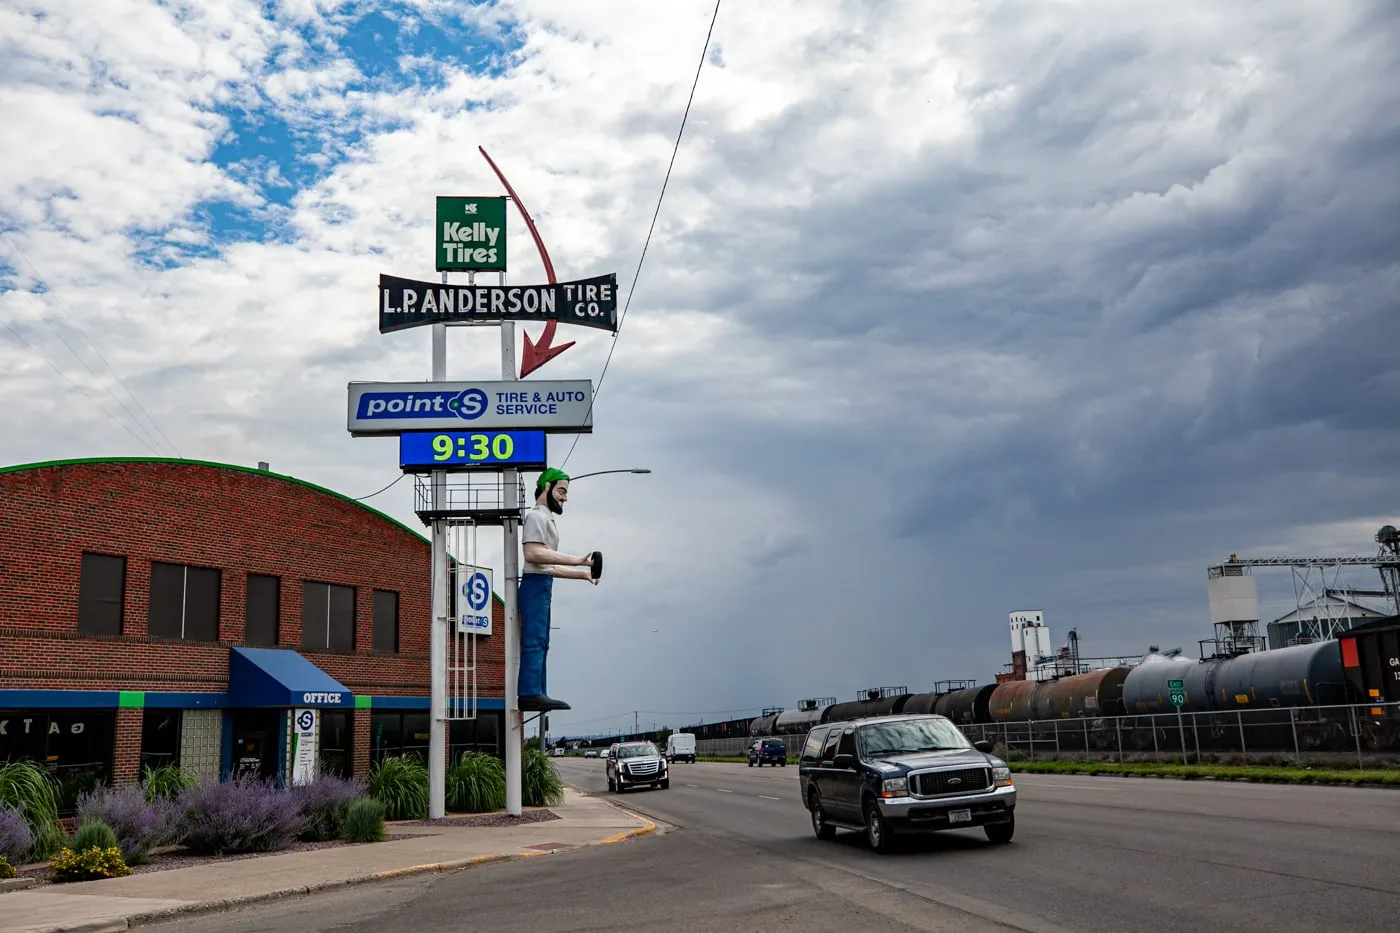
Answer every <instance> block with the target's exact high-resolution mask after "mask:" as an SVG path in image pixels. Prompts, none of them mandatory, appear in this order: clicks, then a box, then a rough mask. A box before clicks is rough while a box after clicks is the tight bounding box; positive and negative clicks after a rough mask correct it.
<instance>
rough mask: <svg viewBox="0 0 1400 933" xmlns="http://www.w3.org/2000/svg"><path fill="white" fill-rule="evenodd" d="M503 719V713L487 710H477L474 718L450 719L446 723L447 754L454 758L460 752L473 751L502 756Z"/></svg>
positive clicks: (503, 751) (503, 747)
mask: <svg viewBox="0 0 1400 933" xmlns="http://www.w3.org/2000/svg"><path fill="white" fill-rule="evenodd" d="M503 720H504V714H503V713H498V712H490V711H487V710H477V713H476V718H475V719H454V720H452V721H451V722H449V723H448V724H447V726H448V732H447V744H448V748H449V749H450V751H449V752H448V754H449V756H450V757H451V758H454V759H455V758H456V757H457V756H458V755H460V754H461V753H462V752H466V751H475V752H485V753H486V754H488V755H495V756H496V757H497V758H500V757H502V756H503V755H504V754H505V746H504V745H503V744H502V743H501V732H502V731H503V730H502V729H501V724H502V722H503Z"/></svg>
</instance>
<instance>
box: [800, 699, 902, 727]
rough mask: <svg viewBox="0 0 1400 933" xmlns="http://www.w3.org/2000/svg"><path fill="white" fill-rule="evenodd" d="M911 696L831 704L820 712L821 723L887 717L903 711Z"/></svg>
mask: <svg viewBox="0 0 1400 933" xmlns="http://www.w3.org/2000/svg"><path fill="white" fill-rule="evenodd" d="M911 696H913V694H910V693H901V694H900V695H899V696H895V697H880V698H879V699H875V700H851V701H850V702H849V703H833V704H832V705H830V706H828V707H827V708H826V709H824V710H822V719H821V721H822V722H847V721H849V720H852V719H864V718H865V717H867V716H889V715H891V714H892V713H901V712H903V711H904V704H905V703H906V702H907V701H908V700H909V697H911Z"/></svg>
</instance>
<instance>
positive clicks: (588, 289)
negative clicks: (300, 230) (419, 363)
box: [379, 273, 617, 334]
mask: <svg viewBox="0 0 1400 933" xmlns="http://www.w3.org/2000/svg"><path fill="white" fill-rule="evenodd" d="M499 321H554V322H556V323H559V324H578V325H580V326H582V327H594V328H597V329H598V330H606V331H616V330H617V274H616V273H608V274H607V275H596V276H594V277H593V278H590V279H578V280H576V281H572V282H552V283H550V284H548V285H468V284H465V283H461V284H453V285H446V284H443V283H442V282H419V281H415V280H414V279H401V278H399V277H397V276H393V275H384V274H382V273H381V274H380V276H379V332H380V333H381V334H387V333H391V332H393V331H396V330H406V329H408V328H410V327H420V326H422V325H424V324H491V323H496V322H499Z"/></svg>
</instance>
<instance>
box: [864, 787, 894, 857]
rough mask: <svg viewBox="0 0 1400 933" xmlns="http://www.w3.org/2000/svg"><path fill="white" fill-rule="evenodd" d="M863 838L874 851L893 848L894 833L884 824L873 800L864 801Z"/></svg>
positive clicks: (877, 806)
mask: <svg viewBox="0 0 1400 933" xmlns="http://www.w3.org/2000/svg"><path fill="white" fill-rule="evenodd" d="M865 839H866V841H867V842H869V843H870V848H872V849H874V850H875V851H876V852H888V851H890V850H891V849H893V848H894V834H893V833H891V832H890V828H889V827H888V826H887V825H885V818H884V817H882V816H881V815H880V807H879V805H878V804H877V803H875V801H873V800H867V801H866V802H865Z"/></svg>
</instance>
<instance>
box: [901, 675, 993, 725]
mask: <svg viewBox="0 0 1400 933" xmlns="http://www.w3.org/2000/svg"><path fill="white" fill-rule="evenodd" d="M996 688H997V685H996V684H983V685H982V686H980V687H969V688H967V689H965V690H954V691H952V692H951V693H943V694H939V696H938V700H937V702H935V703H934V704H933V712H935V713H937V714H938V715H940V716H947V717H948V718H949V719H951V720H952V721H953V722H955V723H957V724H958V725H960V726H965V725H969V724H971V723H975V722H991V721H992V715H991V712H990V710H989V709H988V702H989V701H990V700H991V698H992V691H994V690H996ZM910 705H912V701H911V702H910V703H906V704H905V706H904V711H905V712H908V711H909V707H910Z"/></svg>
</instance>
